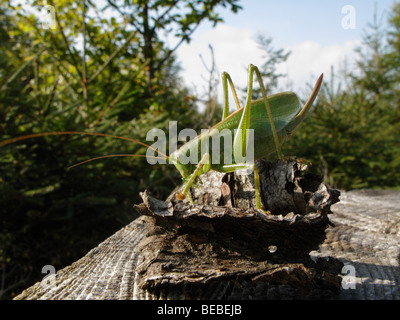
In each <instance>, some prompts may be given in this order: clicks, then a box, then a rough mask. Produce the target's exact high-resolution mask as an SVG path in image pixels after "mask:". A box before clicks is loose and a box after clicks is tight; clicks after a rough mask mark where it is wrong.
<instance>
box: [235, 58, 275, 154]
mask: <svg viewBox="0 0 400 320" xmlns="http://www.w3.org/2000/svg"><path fill="white" fill-rule="evenodd" d="M254 72H255V73H256V76H257V80H258V82H259V85H260V88H261V92H262V95H263V99H264V103H265V108H266V110H267V114H268V119H269V122H270V125H271V130H272V134H273V138H274V143H275V148H276V152H277V154H278V157H279V159H281V160H282V159H283V155H282V151H281V146H280V143H279V139H278V134H277V133H276V129H275V123H274V119H273V117H272V112H271V108H270V106H269V103H268V98H267V93H266V91H265V87H264V83H263V81H262V77H261V74H260V71H259V70H258V68H257V67H256V66H254V65H252V64H251V65H250V66H249V74H248V77H249V78H248V87H247V98H246V104H245V106H244V109H243V113H242V117H241V119H240V122H239V125H238V130H237V132H236V134H235V137H234V142H233V147H234V150H236V151H237V150H241V151H242V155H241V156H242V157H243V156H245V155H246V151H247V145H248V136H247V131H246V130H247V129H249V128H250V111H251V99H252V92H253V73H254Z"/></svg>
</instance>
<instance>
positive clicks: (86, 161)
mask: <svg viewBox="0 0 400 320" xmlns="http://www.w3.org/2000/svg"><path fill="white" fill-rule="evenodd" d="M111 157H142V158H151V159H163V160H164V159H166V158H162V157H153V156H145V155H144V154H110V155H106V156H100V157H96V158H91V159H88V160H85V161H82V162H79V163H77V164H74V165H72V166H70V167H68V169H71V168H74V167H77V166H80V165H81V164H84V163H88V162H91V161H94V160H99V159H104V158H111Z"/></svg>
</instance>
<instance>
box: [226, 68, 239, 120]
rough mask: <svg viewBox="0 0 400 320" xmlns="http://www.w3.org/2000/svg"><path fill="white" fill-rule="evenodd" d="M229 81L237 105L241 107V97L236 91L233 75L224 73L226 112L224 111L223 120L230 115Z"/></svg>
mask: <svg viewBox="0 0 400 320" xmlns="http://www.w3.org/2000/svg"><path fill="white" fill-rule="evenodd" d="M228 82H229V85H230V86H231V90H232V94H233V98H234V99H235V103H236V107H237V108H238V109H240V103H239V99H238V96H237V93H236V89H235V86H234V85H233V82H232V79H231V76H230V75H229V74H228V73H227V72H223V73H222V88H223V90H224V112H223V113H222V120H224V119H225V118H226V117H227V116H229V100H228Z"/></svg>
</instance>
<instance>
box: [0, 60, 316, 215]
mask: <svg viewBox="0 0 400 320" xmlns="http://www.w3.org/2000/svg"><path fill="white" fill-rule="evenodd" d="M254 74H256V78H257V80H258V83H259V85H260V88H261V92H262V98H259V99H257V100H254V101H252V100H251V99H252V98H251V97H252V89H253V76H254ZM322 78H323V75H321V76H320V77H319V79H318V81H317V83H316V85H315V87H314V89H313V91H312V93H311V95H310V97H309V99H308V100H307V102H306V103H305V105H304V107H301V105H300V101H299V99H298V97H297V96H296V95H295V94H294V93H293V92H282V93H278V94H274V95H270V96H268V97H267V94H266V90H265V87H264V84H263V81H262V78H261V74H260V72H259V70H258V68H257V67H256V66H254V65H250V66H249V69H248V88H247V98H246V102H245V105H244V106H243V107H241V106H240V103H239V100H238V97H237V93H236V89H235V87H234V85H233V82H232V79H231V77H230V76H229V74H228V73H226V72H224V73H223V74H222V84H223V92H224V109H223V116H222V120H221V121H220V122H219V123H217V124H216V125H215V126H213V127H212V128H210V129H209V130H207V131H205V132H202V134H200V135H198V136H197V137H196V138H195V139H193V140H190V141H189V142H187V143H186V144H184V145H183V146H182V147H180V148H179V149H177V150H176V151H174V152H173V153H171V155H170V157H168V156H167V155H166V154H164V153H162V152H160V151H159V150H158V149H155V148H153V147H152V146H149V145H147V144H145V143H143V142H140V141H138V140H135V139H131V138H125V137H118V136H114V135H108V134H103V133H92V132H76V131H66V132H43V133H36V134H30V135H25V136H20V137H15V138H11V139H8V140H5V141H2V142H0V147H2V146H4V145H7V144H10V143H14V142H17V141H22V140H25V139H29V138H35V137H41V136H49V135H62V134H70V135H71V134H80V135H98V136H107V137H112V138H119V139H124V140H128V141H131V142H135V143H139V144H141V145H143V146H146V147H147V148H150V149H152V150H153V151H155V152H157V153H158V156H154V157H152V156H150V158H156V159H161V158H162V159H164V158H165V159H168V158H169V161H170V163H173V164H174V165H175V167H176V168H177V169H178V171H179V172H180V174H181V175H182V179H183V180H184V184H183V186H182V188H181V190H180V192H178V193H177V197H178V199H180V200H182V199H183V198H185V197H188V199H189V200H190V201H191V203H192V204H193V200H192V197H191V195H190V188H191V186H192V185H194V184H195V183H196V181H197V180H198V178H199V177H200V175H201V174H203V173H207V172H208V171H210V170H215V171H219V172H234V171H237V170H241V169H250V170H252V171H253V172H254V181H255V195H256V207H257V210H259V211H261V212H264V210H263V209H262V204H261V198H260V183H259V175H258V170H257V168H256V166H255V164H254V162H252V161H250V162H249V161H246V156H248V154H247V152H248V147H249V136H250V132H251V133H252V134H253V136H252V137H254V155H253V158H254V160H257V159H261V158H265V157H267V156H268V155H269V154H271V153H272V152H274V150H276V152H277V155H278V158H279V159H281V160H282V159H283V155H282V152H281V145H282V143H283V142H284V141H286V140H287V139H288V137H289V136H290V135H291V134H292V133H293V132H294V131H295V130H296V129H297V127H298V126H299V124H300V123H301V122H302V120H303V119H304V117H305V115H306V113H307V111H308V110H309V109H310V107H311V105H312V104H313V102H314V100H315V98H316V96H317V94H318V92H319V89H320V86H321V83H322ZM228 83H229V85H230V87H231V90H232V93H233V96H234V99H235V103H236V106H237V110H236V111H234V112H233V113H231V114H230V115H229V101H228ZM250 130H252V131H250ZM221 132H224V133H228V136H230V138H231V139H230V141H231V144H230V145H228V146H229V147H231V148H230V151H233V152H232V153H231V156H233V157H230V159H229V160H230V161H227V160H228V157H227V154H226V153H224V152H221V153H220V154H219V158H218V160H219V161H213V160H215V152H213V150H212V148H211V145H210V144H209V142H208V141H209V139H210V138H213V137H220V134H221ZM204 146H205V147H204ZM187 154H196V155H197V154H199V157H198V158H199V159H200V161H194V162H193V161H192V162H188V163H184V162H183V161H181V158H182V156H186V155H187ZM113 156H124V157H126V156H128V157H149V156H144V155H133V154H117V155H107V156H101V157H96V158H93V159H89V160H86V161H83V162H81V163H78V164H76V165H74V166H77V165H80V164H83V163H86V162H89V161H92V160H96V159H101V158H106V157H113ZM213 158H214V159H213ZM221 159H222V160H221ZM220 160H221V161H220ZM74 166H72V167H74Z"/></svg>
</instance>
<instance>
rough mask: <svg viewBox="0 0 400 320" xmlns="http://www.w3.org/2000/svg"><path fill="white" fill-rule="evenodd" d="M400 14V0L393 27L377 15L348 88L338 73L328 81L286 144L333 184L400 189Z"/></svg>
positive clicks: (286, 149) (288, 151)
mask: <svg viewBox="0 0 400 320" xmlns="http://www.w3.org/2000/svg"><path fill="white" fill-rule="evenodd" d="M399 17H400V6H399V5H398V4H395V5H394V11H393V13H392V16H391V19H390V24H391V28H390V29H389V30H382V28H381V27H380V23H378V21H377V20H376V18H375V19H374V22H373V23H372V24H370V26H369V30H368V32H367V33H366V34H365V36H364V39H363V40H364V41H363V44H362V46H361V47H360V48H358V50H357V51H358V53H359V59H358V60H357V69H356V70H355V71H354V72H353V73H352V74H345V79H344V80H346V82H349V84H348V86H347V87H346V88H345V89H344V90H342V89H341V86H340V84H339V85H338V86H336V85H335V81H337V77H336V76H332V79H330V81H328V82H325V83H328V85H327V84H325V85H324V87H323V88H322V90H321V92H320V95H319V99H318V102H317V103H316V105H315V106H314V107H313V109H312V111H311V112H310V114H309V116H308V118H306V120H305V121H304V123H303V124H302V127H301V128H300V129H299V131H298V132H297V133H295V135H294V136H293V137H292V138H291V139H290V140H289V141H288V142H287V143H286V144H285V145H284V153H285V154H292V155H296V156H299V157H302V158H305V159H308V160H310V161H311V162H312V163H313V167H314V168H317V169H318V170H319V171H320V172H321V173H322V174H323V175H324V176H325V180H326V182H327V183H329V184H331V185H332V186H335V187H339V188H343V189H359V188H398V187H399V181H400V145H399V137H400V104H399V89H400V86H399V83H400V82H399V80H400V77H399V75H400V73H399V71H400V70H399V64H398V57H399V55H398V53H399V51H398V39H399V37H400V33H399V31H400V28H399ZM386 40H388V45H387V44H386V42H385V41H386ZM343 82H344V81H343Z"/></svg>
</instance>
